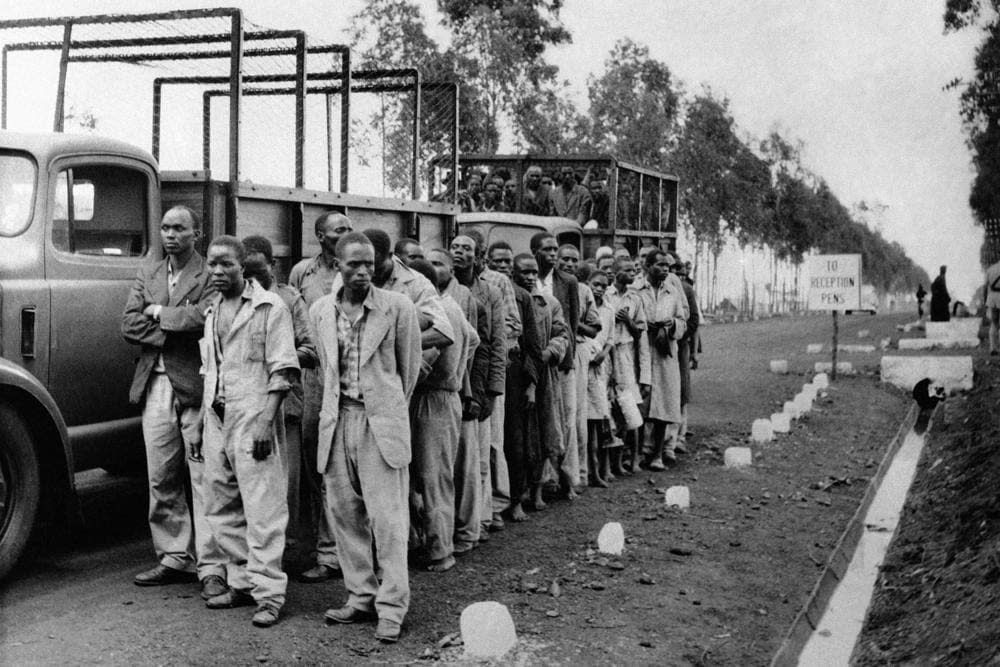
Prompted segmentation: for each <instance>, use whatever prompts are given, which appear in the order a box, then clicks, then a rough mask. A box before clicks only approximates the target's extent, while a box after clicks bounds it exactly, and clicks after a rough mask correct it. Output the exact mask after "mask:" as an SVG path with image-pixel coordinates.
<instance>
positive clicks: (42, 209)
mask: <svg viewBox="0 0 1000 667" xmlns="http://www.w3.org/2000/svg"><path fill="white" fill-rule="evenodd" d="M159 217H160V197H159V179H158V176H157V170H156V163H155V161H154V160H153V158H152V156H151V155H149V154H148V153H146V152H145V151H142V150H141V149H138V148H135V147H134V146H131V145H129V144H126V143H124V142H119V141H114V140H111V139H106V138H100V137H95V136H92V135H64V134H21V133H14V132H6V131H0V441H2V442H3V445H4V446H3V447H0V575H2V574H3V573H4V572H5V571H6V570H7V569H9V567H10V565H11V564H12V563H13V560H12V556H13V558H15V559H16V555H18V554H19V553H20V549H21V547H23V544H24V542H25V541H26V540H27V537H28V534H29V533H30V529H31V526H32V525H33V524H34V520H35V518H36V514H37V513H38V511H39V509H41V510H42V511H43V512H45V511H47V510H50V509H53V508H56V507H59V508H66V507H70V508H72V507H73V503H72V502H70V503H68V504H67V503H62V502H60V501H61V500H65V499H69V498H72V497H73V472H74V471H78V470H86V469H89V468H95V467H107V468H109V469H112V468H118V467H125V466H129V465H133V466H134V465H136V464H137V462H141V461H142V457H143V450H142V439H141V430H140V417H139V411H138V409H137V408H136V407H135V406H131V405H129V402H128V387H129V384H130V382H131V377H132V371H133V368H134V359H135V357H136V356H137V354H138V352H137V349H136V348H134V347H133V346H130V345H128V344H127V343H126V342H125V341H124V340H123V339H122V337H121V334H120V333H119V327H120V322H121V313H122V307H123V304H124V303H125V299H126V297H127V295H128V291H129V287H130V286H131V284H132V281H133V280H134V279H135V275H136V271H137V270H138V268H139V266H140V264H141V263H143V262H145V261H147V260H148V259H149V258H150V257H151V256H153V255H156V254H157V253H158V252H159V235H158V234H156V229H157V226H158V223H159ZM42 489H44V494H43V493H41V490H42Z"/></svg>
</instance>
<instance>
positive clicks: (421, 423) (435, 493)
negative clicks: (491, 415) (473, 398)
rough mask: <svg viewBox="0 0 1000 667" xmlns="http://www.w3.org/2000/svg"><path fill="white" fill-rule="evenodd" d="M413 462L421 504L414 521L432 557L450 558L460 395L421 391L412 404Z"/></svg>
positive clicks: (413, 477) (413, 478)
mask: <svg viewBox="0 0 1000 667" xmlns="http://www.w3.org/2000/svg"><path fill="white" fill-rule="evenodd" d="M410 422H411V423H412V425H413V428H412V431H411V438H412V439H413V461H412V463H410V479H411V485H412V488H413V491H414V492H415V493H416V494H417V495H418V496H419V497H420V500H421V505H422V507H421V508H420V511H419V512H416V513H415V515H416V516H414V517H413V519H412V523H414V524H415V525H416V526H417V527H418V528H419V529H420V530H421V531H422V532H423V541H424V545H425V546H426V549H427V553H428V556H429V557H430V558H431V559H433V560H440V559H442V558H447V557H448V556H450V555H451V554H452V550H453V548H454V543H453V541H452V540H453V534H454V530H455V456H456V454H457V452H458V440H459V429H460V426H461V423H462V401H461V399H459V397H458V393H457V392H453V391H444V390H437V389H429V390H419V389H418V391H417V393H416V394H414V396H413V399H412V400H411V402H410Z"/></svg>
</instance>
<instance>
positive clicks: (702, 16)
mask: <svg viewBox="0 0 1000 667" xmlns="http://www.w3.org/2000/svg"><path fill="white" fill-rule="evenodd" d="M5 4H7V5H8V6H7V7H5V8H4V10H3V12H0V16H5V17H10V18H14V17H25V16H44V15H52V16H61V15H65V14H92V13H123V12H136V11H157V10H163V9H178V8H190V7H204V6H213V5H222V6H234V5H238V6H241V7H243V8H244V9H245V12H246V15H247V17H248V18H249V19H251V20H252V21H254V22H255V23H258V24H263V25H266V26H269V27H276V28H291V27H299V28H305V29H306V30H307V31H308V32H309V33H310V35H311V37H313V38H314V39H315V40H320V41H343V40H344V36H343V34H342V32H341V30H342V29H343V28H344V27H345V26H346V23H347V19H348V18H349V17H350V15H351V14H352V13H353V12H355V11H356V10H357V9H358V8H360V7H361V6H362V5H363V2H362V1H361V0H347V1H345V2H334V1H331V0H299V1H296V2H284V3H276V2H273V1H264V0H253V1H250V2H242V3H240V2H222V3H212V2H191V1H187V2H185V1H184V0H143V1H142V2H134V1H128V2H126V1H122V0H75V1H74V2H72V3H67V2H56V1H54V0H35V1H34V2H30V3H17V5H16V6H14V7H11V6H10V4H11V3H5ZM421 4H422V5H423V6H424V7H425V10H426V12H427V16H428V19H429V22H430V23H431V24H432V25H433V24H436V21H437V16H436V13H435V11H434V6H435V2H434V1H433V0H421ZM943 4H944V3H943V0H940V1H931V0H921V1H920V2H912V1H910V0H895V1H888V0H886V1H882V2H879V1H877V0H826V1H822V2H821V1H820V0H812V1H810V2H802V1H801V0H782V1H778V0H771V1H763V0H758V1H756V2H746V1H745V0H698V1H695V0H688V1H687V2H679V1H673V0H629V1H628V2H617V3H610V2H599V1H598V0H566V2H565V6H564V8H563V11H562V19H563V22H564V23H565V25H566V27H567V28H569V30H570V32H571V33H572V35H573V44H572V45H568V46H564V47H560V48H558V49H555V50H553V51H552V52H551V53H550V56H549V58H550V60H551V61H552V62H554V63H556V64H558V65H559V66H560V69H561V72H562V76H563V77H565V78H567V79H569V80H570V82H571V83H572V84H573V86H574V88H575V89H576V91H577V93H578V95H579V98H580V101H581V102H584V103H585V99H586V98H585V89H586V80H587V77H588V75H590V74H592V73H599V72H600V71H601V70H603V67H604V60H605V58H606V57H607V54H608V52H609V51H610V49H611V48H612V46H613V44H614V42H615V41H616V40H618V39H620V38H622V37H630V38H632V39H633V40H635V41H637V42H640V43H643V44H646V45H648V46H649V47H650V50H651V53H652V55H653V56H654V57H656V58H657V59H659V60H662V61H663V62H665V63H667V65H668V66H669V67H670V69H671V71H672V72H673V73H674V74H675V75H676V76H677V77H678V78H679V79H680V80H681V81H683V82H684V84H685V86H686V87H687V89H689V90H692V91H696V90H698V89H699V88H700V87H701V86H702V85H703V84H704V85H709V86H711V88H712V89H713V91H714V92H715V93H716V94H717V95H724V96H727V97H729V99H730V101H731V105H732V106H731V108H732V111H733V115H734V116H735V118H736V121H737V123H738V124H739V126H740V127H741V128H742V129H743V130H744V131H745V132H748V133H749V134H751V135H753V136H755V137H762V136H764V135H765V134H766V133H767V132H768V131H769V130H770V129H771V128H773V127H778V128H779V129H780V130H781V131H782V133H783V134H785V136H787V137H789V138H797V139H801V140H802V141H803V142H804V143H805V162H806V165H807V167H808V168H809V169H811V170H812V171H814V172H815V173H817V174H819V175H820V176H822V177H823V178H825V179H826V180H827V182H828V183H829V184H830V186H831V187H832V189H833V190H834V192H835V193H836V194H837V196H838V197H839V198H840V200H841V201H842V202H843V203H844V204H845V205H848V206H849V205H850V204H852V203H854V202H857V201H860V200H862V199H864V200H868V201H869V202H874V201H878V202H881V203H882V204H885V205H886V206H887V207H888V208H887V210H886V212H885V214H884V215H883V219H882V221H881V224H880V227H881V231H882V232H883V234H884V235H885V236H886V237H887V238H889V239H890V240H895V241H899V242H900V243H901V244H902V245H903V246H904V247H905V248H906V249H907V252H908V253H909V254H910V256H911V257H913V258H914V260H915V261H916V262H917V263H918V264H920V265H921V266H923V267H924V268H925V269H927V272H928V273H929V274H930V275H931V276H932V277H933V276H934V275H935V274H936V273H937V265H938V264H948V265H949V272H948V282H949V286H950V288H951V291H952V294H953V298H960V299H962V300H968V298H969V297H970V296H971V293H972V290H973V289H975V287H976V286H978V285H979V284H981V280H982V278H981V271H980V270H979V260H978V257H979V254H978V251H979V244H980V241H981V239H982V233H981V231H980V230H979V229H978V228H975V227H974V226H973V224H972V215H971V212H970V210H969V207H968V193H969V184H970V182H971V179H972V177H973V174H972V171H971V167H970V159H969V152H968V149H967V148H966V146H965V143H964V140H965V137H964V135H963V133H962V129H961V122H960V120H959V116H958V102H957V98H958V94H957V93H956V92H955V91H948V92H945V91H943V90H942V86H943V85H944V84H945V83H946V82H947V81H949V80H950V79H952V78H953V77H955V76H968V75H969V74H970V73H971V71H972V59H973V56H974V52H975V47H976V45H977V44H978V43H979V41H980V40H981V34H980V33H979V32H978V31H976V30H969V31H964V32H961V33H957V34H951V35H947V36H945V35H944V34H943V29H942V21H941V13H942V10H943ZM435 27H436V26H435ZM681 176H682V177H683V175H681Z"/></svg>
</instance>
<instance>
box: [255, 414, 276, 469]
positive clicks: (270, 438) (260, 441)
mask: <svg viewBox="0 0 1000 667" xmlns="http://www.w3.org/2000/svg"><path fill="white" fill-rule="evenodd" d="M273 450H274V431H273V428H272V426H271V421H270V420H265V419H262V418H261V417H258V418H257V424H256V425H255V426H254V429H253V458H254V460H255V461H263V460H265V459H266V458H267V457H268V456H270V455H271V452H272V451H273Z"/></svg>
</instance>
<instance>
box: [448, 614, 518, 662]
mask: <svg viewBox="0 0 1000 667" xmlns="http://www.w3.org/2000/svg"><path fill="white" fill-rule="evenodd" d="M459 627H460V629H461V631H462V644H464V645H465V655H466V656H468V657H470V658H500V657H503V656H504V655H506V654H507V652H508V651H510V650H511V649H512V648H514V646H515V645H516V644H517V631H516V630H515V629H514V619H513V618H511V615H510V611H508V610H507V607H505V606H504V605H502V604H500V603H499V602H493V601H490V602H473V603H472V604H470V605H469V606H468V607H466V608H465V609H463V610H462V617H461V620H460V621H459Z"/></svg>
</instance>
